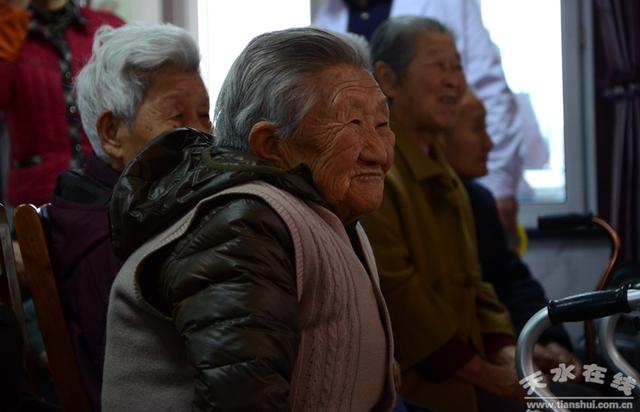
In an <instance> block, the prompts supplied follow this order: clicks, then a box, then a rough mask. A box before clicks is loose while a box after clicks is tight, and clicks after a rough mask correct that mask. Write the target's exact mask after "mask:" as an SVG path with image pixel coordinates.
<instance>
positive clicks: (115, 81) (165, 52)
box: [76, 23, 200, 160]
mask: <svg viewBox="0 0 640 412" xmlns="http://www.w3.org/2000/svg"><path fill="white" fill-rule="evenodd" d="M166 66H172V67H176V68H177V69H179V70H184V71H185V72H198V68H199V66H200V51H199V49H198V45H197V44H196V42H195V40H194V39H193V38H192V37H191V36H190V35H189V33H187V32H186V31H185V30H184V29H181V28H179V27H177V26H174V25H172V24H166V23H165V24H157V23H154V24H151V23H137V24H127V25H125V26H122V27H120V28H117V29H114V28H112V27H110V26H102V27H101V28H100V29H98V31H97V32H96V34H95V37H94V40H93V55H92V56H91V59H89V62H88V63H87V64H86V66H84V68H83V69H82V70H81V71H80V73H79V74H78V77H77V79H76V94H77V101H78V109H79V111H80V115H81V118H82V126H83V127H84V130H85V132H86V134H87V137H88V138H89V141H90V142H91V146H92V147H93V150H94V152H95V153H96V154H97V155H98V157H100V158H102V159H104V160H109V157H108V156H107V155H106V154H105V152H104V150H102V145H101V142H100V136H99V135H98V131H97V128H96V125H97V121H98V118H99V116H100V115H101V114H102V113H103V112H111V113H113V114H114V115H115V116H118V117H120V118H122V119H123V120H125V121H126V122H127V123H128V124H131V122H132V121H133V119H134V118H135V116H136V113H137V111H138V108H139V107H140V104H141V102H142V98H143V97H144V94H145V92H146V90H147V87H149V84H150V82H151V79H152V78H153V75H154V74H155V73H156V72H157V71H158V70H160V69H162V68H163V67H166Z"/></svg>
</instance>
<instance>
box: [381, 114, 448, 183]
mask: <svg viewBox="0 0 640 412" xmlns="http://www.w3.org/2000/svg"><path fill="white" fill-rule="evenodd" d="M391 127H392V129H393V131H394V133H395V135H396V149H397V153H398V155H399V156H400V157H402V158H403V159H404V161H405V162H406V164H407V165H408V167H409V170H410V171H411V173H412V174H413V176H414V178H415V179H416V180H418V181H423V180H427V179H431V178H438V179H444V180H447V179H449V178H450V174H449V171H448V169H449V165H448V164H447V162H446V160H445V159H444V156H443V154H442V151H441V150H440V148H439V147H438V145H437V144H434V145H432V147H431V150H432V152H431V154H430V155H429V156H427V155H425V154H424V153H423V151H422V149H420V147H419V146H418V144H417V143H416V142H415V141H414V140H413V139H412V138H410V137H409V134H408V133H407V132H406V131H405V130H404V129H403V128H402V127H401V126H400V125H399V124H398V123H397V122H395V121H394V120H393V119H392V121H391Z"/></svg>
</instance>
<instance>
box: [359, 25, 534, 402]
mask: <svg viewBox="0 0 640 412" xmlns="http://www.w3.org/2000/svg"><path fill="white" fill-rule="evenodd" d="M371 54H372V60H373V62H374V65H375V73H376V78H377V79H378V81H379V83H380V86H381V88H382V90H383V91H384V93H385V94H386V95H387V97H388V99H389V102H390V110H391V118H392V129H393V130H394V132H395V134H396V138H397V145H396V150H395V163H394V166H393V168H392V169H391V171H390V172H389V175H388V176H387V179H386V184H385V194H384V201H383V203H382V205H381V207H380V209H378V211H376V212H374V213H373V214H371V215H370V216H368V217H366V218H363V225H364V227H365V229H366V230H367V234H368V235H369V237H370V239H371V243H372V245H373V250H374V253H375V255H376V257H377V258H378V267H379V270H380V278H381V287H382V290H383V293H384V294H385V298H386V302H387V305H388V307H389V312H390V315H391V319H392V322H393V329H394V334H395V337H396V341H395V342H396V345H397V353H398V357H399V360H400V366H401V369H402V378H403V379H402V381H403V384H402V388H401V393H402V394H403V396H404V397H405V398H406V399H408V400H410V401H414V402H418V403H421V404H423V405H426V406H427V407H430V408H432V409H434V410H437V411H444V412H446V411H451V412H453V411H456V412H457V411H475V410H477V409H478V402H477V397H476V393H478V394H479V395H480V396H479V399H480V400H481V407H482V406H485V408H484V410H492V411H498V410H499V411H502V412H504V411H508V410H510V409H509V408H510V407H512V406H515V407H516V408H519V406H518V405H514V404H513V402H509V401H506V399H514V400H515V399H519V400H520V401H521V400H522V398H521V396H520V395H521V388H520V386H519V385H518V379H517V376H516V372H515V368H514V338H513V327H512V325H511V321H510V319H509V314H508V313H507V311H506V309H505V308H504V306H502V304H501V303H500V302H499V301H498V298H497V297H496V294H495V292H494V290H493V288H492V287H491V286H490V285H489V284H487V283H485V282H483V281H482V278H481V271H480V265H479V262H478V255H477V244H476V238H475V232H474V223H473V216H472V214H471V208H470V206H469V201H468V199H467V196H466V193H465V191H464V187H463V186H462V183H461V182H460V180H459V179H458V177H457V176H456V175H455V173H454V172H453V170H452V169H451V167H450V166H449V164H448V163H447V161H446V160H445V158H444V156H443V154H442V151H441V148H440V147H439V144H438V141H439V136H440V135H441V134H442V133H443V132H444V131H446V130H448V129H449V128H451V127H452V126H453V124H454V122H455V120H456V113H457V111H458V109H459V106H460V102H461V99H462V97H463V95H464V93H465V90H466V83H465V78H464V72H463V69H462V67H461V64H460V57H459V56H458V53H457V51H456V47H455V42H454V39H453V36H452V34H451V32H450V31H449V30H448V29H447V28H446V27H444V26H443V25H442V24H440V23H439V22H437V21H435V20H431V19H427V18H421V17H413V16H405V17H396V18H392V19H390V20H388V21H387V22H385V23H384V24H383V25H381V26H380V27H379V28H378V30H377V31H376V32H375V33H374V35H373V37H372V40H371ZM487 398H489V399H490V401H493V400H497V404H496V403H492V405H491V406H486V404H485V405H482V402H484V400H485V399H487ZM491 408H493V409H491ZM481 409H482V408H481ZM516 410H517V409H516Z"/></svg>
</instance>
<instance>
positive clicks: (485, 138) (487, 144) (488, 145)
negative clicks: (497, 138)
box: [482, 132, 493, 153]
mask: <svg viewBox="0 0 640 412" xmlns="http://www.w3.org/2000/svg"><path fill="white" fill-rule="evenodd" d="M482 148H483V149H484V150H486V151H487V153H489V152H490V151H491V149H493V141H492V140H491V137H490V136H489V134H488V133H487V132H484V133H483V134H482Z"/></svg>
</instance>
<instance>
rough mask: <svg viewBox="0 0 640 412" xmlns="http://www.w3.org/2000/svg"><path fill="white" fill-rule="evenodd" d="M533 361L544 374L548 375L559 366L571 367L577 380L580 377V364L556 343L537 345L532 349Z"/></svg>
mask: <svg viewBox="0 0 640 412" xmlns="http://www.w3.org/2000/svg"><path fill="white" fill-rule="evenodd" d="M533 360H534V362H535V363H536V365H538V367H539V368H540V369H541V370H542V371H543V372H544V373H549V371H550V370H551V369H554V368H557V367H558V365H559V364H561V363H564V364H565V365H567V366H569V365H573V366H575V369H574V370H573V371H571V373H572V374H574V375H575V376H576V378H578V377H579V376H582V362H580V360H578V358H576V357H575V356H574V355H573V353H571V352H569V351H568V350H567V349H566V348H565V347H564V346H562V345H560V344H559V343H556V342H549V343H546V344H544V345H543V344H537V345H536V346H535V347H534V348H533Z"/></svg>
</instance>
